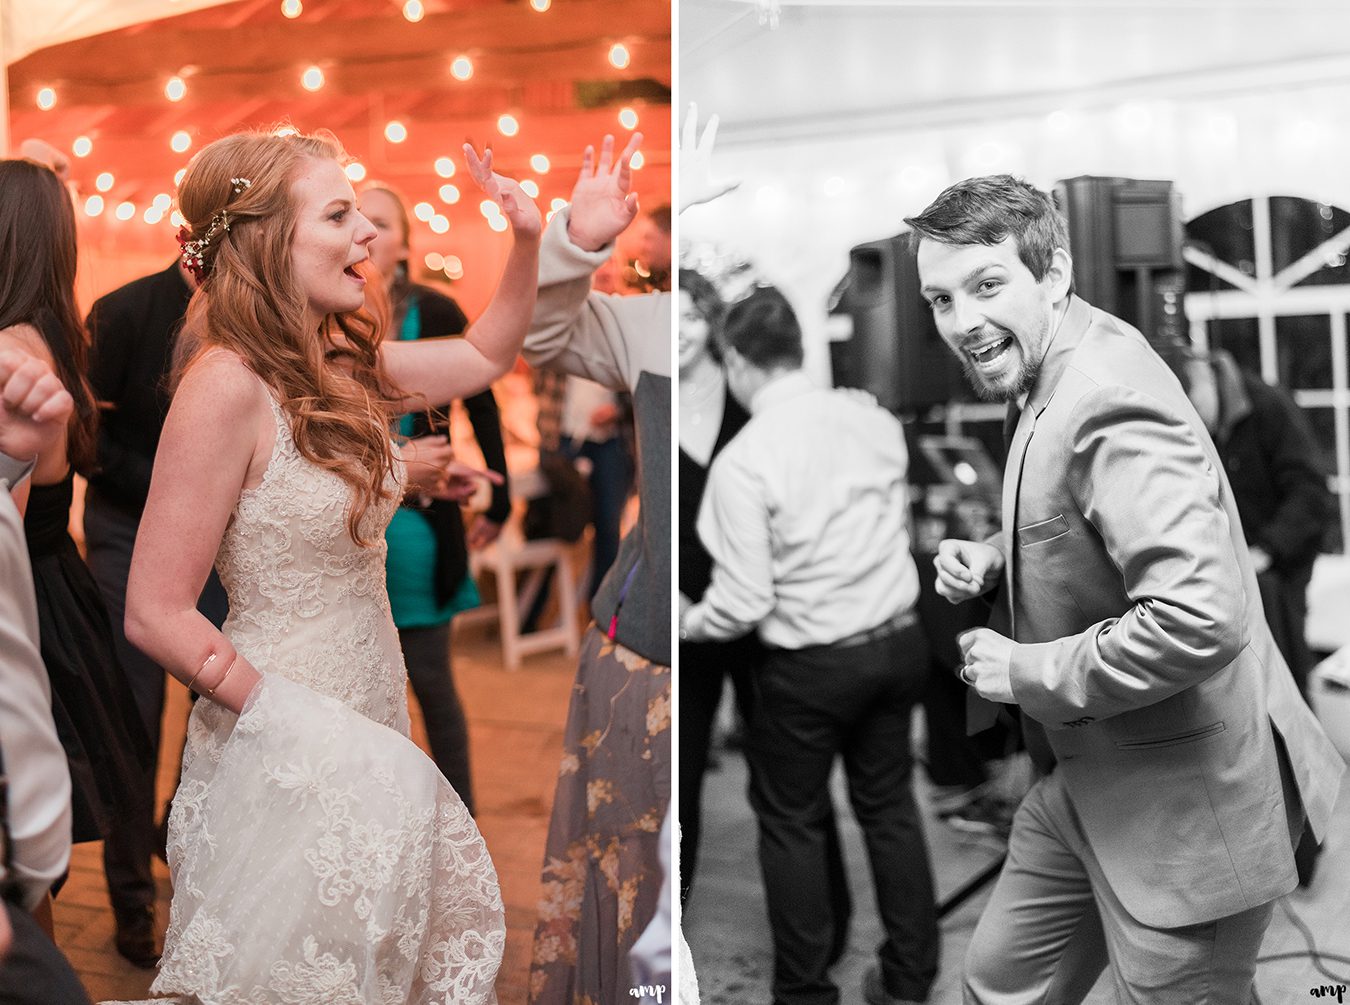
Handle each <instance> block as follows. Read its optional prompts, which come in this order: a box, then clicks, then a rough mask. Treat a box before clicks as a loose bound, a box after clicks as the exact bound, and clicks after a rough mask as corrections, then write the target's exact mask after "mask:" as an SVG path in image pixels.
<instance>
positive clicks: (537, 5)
mask: <svg viewBox="0 0 1350 1005" xmlns="http://www.w3.org/2000/svg"><path fill="white" fill-rule="evenodd" d="M530 6H531V7H533V8H534V9H535V10H537V11H538V12H539V13H540V14H542V13H544V11H546V10H548V9H549V8H550V7H551V6H553V0H530Z"/></svg>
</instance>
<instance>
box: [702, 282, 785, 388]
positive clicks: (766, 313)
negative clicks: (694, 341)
mask: <svg viewBox="0 0 1350 1005" xmlns="http://www.w3.org/2000/svg"><path fill="white" fill-rule="evenodd" d="M720 339H721V342H722V346H723V349H735V350H736V351H737V352H738V353H740V354H741V355H742V356H743V357H745V359H746V360H747V361H748V362H749V363H751V364H752V365H754V366H755V367H758V368H759V369H761V370H795V369H797V368H799V367H800V366H801V365H802V329H801V326H800V325H799V324H797V315H796V314H794V313H793V312H792V305H791V304H789V303H788V302H787V297H785V296H783V294H781V293H779V292H778V291H777V290H776V289H774V288H773V287H772V286H761V287H759V288H757V289H755V290H754V291H753V292H752V293H751V294H750V295H749V296H747V297H745V298H744V299H743V300H740V301H738V302H736V303H734V304H732V305H731V307H730V308H728V310H727V314H726V319H725V320H724V321H723V322H722V330H721V333H720Z"/></svg>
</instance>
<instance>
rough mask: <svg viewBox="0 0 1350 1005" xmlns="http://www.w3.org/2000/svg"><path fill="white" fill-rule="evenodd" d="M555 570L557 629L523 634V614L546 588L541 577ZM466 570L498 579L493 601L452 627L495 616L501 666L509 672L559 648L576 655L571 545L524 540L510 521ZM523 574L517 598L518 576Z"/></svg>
mask: <svg viewBox="0 0 1350 1005" xmlns="http://www.w3.org/2000/svg"><path fill="white" fill-rule="evenodd" d="M550 568H551V569H553V575H554V583H555V584H556V586H557V596H558V624H557V625H556V626H555V627H553V628H541V629H539V630H538V631H533V632H529V633H527V634H522V633H521V631H520V616H521V611H528V610H529V609H530V607H531V606H532V605H533V603H534V599H535V597H536V596H537V595H538V593H539V590H540V588H541V587H542V586H543V583H544V573H545V571H546V570H548V569H550ZM469 571H470V572H471V573H472V574H473V577H474V579H478V578H479V577H481V575H482V574H483V572H484V571H488V572H491V573H492V574H493V576H494V577H495V578H496V580H497V602H496V603H495V604H484V605H483V606H482V607H479V608H477V609H475V610H472V611H465V612H464V613H463V614H460V615H458V616H457V617H456V618H455V621H456V622H464V621H477V620H480V619H483V618H491V617H496V619H497V624H498V628H499V630H500V632H501V636H502V662H503V663H504V664H505V665H506V669H508V670H518V669H519V668H520V658H521V657H522V656H528V655H529V654H530V653H537V652H543V651H545V650H548V649H562V650H563V651H564V652H565V653H567V655H568V656H576V654H577V652H578V650H579V649H580V648H581V629H580V627H579V626H578V624H577V576H576V569H575V568H574V566H573V563H572V546H571V545H569V544H568V543H567V542H566V541H563V540H561V539H559V538H556V537H549V538H541V539H540V540H537V541H526V540H525V539H524V536H523V535H522V534H521V532H520V525H519V521H517V520H511V521H509V522H508V523H507V525H506V526H505V527H504V528H502V534H501V536H500V537H499V538H497V540H496V541H495V542H493V543H492V544H490V545H489V546H488V547H486V548H484V549H482V550H481V551H476V552H472V553H470V555H469ZM522 572H523V573H527V575H525V577H524V578H523V580H522V581H521V585H523V587H524V589H523V590H522V591H521V592H520V593H519V594H518V593H517V592H516V591H517V577H518V574H520V573H522Z"/></svg>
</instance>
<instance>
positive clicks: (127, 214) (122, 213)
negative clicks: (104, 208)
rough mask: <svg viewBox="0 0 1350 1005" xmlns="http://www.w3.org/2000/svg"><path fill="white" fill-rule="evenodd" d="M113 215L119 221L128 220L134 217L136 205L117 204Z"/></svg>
mask: <svg viewBox="0 0 1350 1005" xmlns="http://www.w3.org/2000/svg"><path fill="white" fill-rule="evenodd" d="M114 215H116V217H117V219H119V220H130V219H131V218H132V217H133V216H135V215H136V204H135V203H134V202H123V203H119V204H118V206H117V211H116V213H115V214H114Z"/></svg>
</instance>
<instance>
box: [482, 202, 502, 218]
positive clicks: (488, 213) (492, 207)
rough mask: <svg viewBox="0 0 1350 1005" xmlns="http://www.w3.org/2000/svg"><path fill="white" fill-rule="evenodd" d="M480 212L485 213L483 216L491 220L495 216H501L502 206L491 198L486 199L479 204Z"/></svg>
mask: <svg viewBox="0 0 1350 1005" xmlns="http://www.w3.org/2000/svg"><path fill="white" fill-rule="evenodd" d="M478 212H480V213H482V214H483V218H484V219H487V220H491V219H492V218H493V217H494V216H501V215H502V211H501V207H500V206H498V205H497V204H496V203H495V202H493V201H492V200H491V199H484V200H483V201H482V202H480V203H479V204H478Z"/></svg>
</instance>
